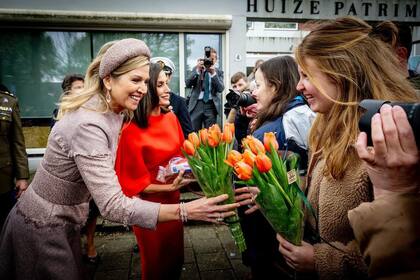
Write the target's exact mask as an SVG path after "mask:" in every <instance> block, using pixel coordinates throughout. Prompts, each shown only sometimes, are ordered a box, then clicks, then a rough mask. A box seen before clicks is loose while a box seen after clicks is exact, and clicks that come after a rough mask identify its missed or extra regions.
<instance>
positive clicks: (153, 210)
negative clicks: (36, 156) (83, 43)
mask: <svg viewBox="0 0 420 280" xmlns="http://www.w3.org/2000/svg"><path fill="white" fill-rule="evenodd" d="M149 59H150V51H149V48H148V47H147V46H146V45H145V44H144V42H143V41H140V40H137V39H123V40H120V41H117V42H115V43H114V44H113V45H112V46H111V47H109V49H107V50H106V52H105V53H104V54H103V56H100V57H98V58H97V59H95V60H94V61H93V62H92V63H91V65H90V66H89V68H88V70H87V75H86V80H85V81H86V85H85V88H84V89H83V91H81V92H80V93H78V94H73V95H69V96H66V97H64V98H63V100H62V103H61V105H60V111H59V113H58V117H59V118H60V120H59V121H58V122H57V124H56V125H55V126H54V128H53V129H52V131H51V134H50V136H49V139H48V145H47V149H46V152H45V155H44V158H43V160H42V162H41V164H40V166H39V167H38V170H37V172H36V174H35V177H34V179H33V181H32V183H31V185H30V186H29V188H28V189H27V190H26V191H25V193H24V194H22V196H21V198H20V199H19V201H18V203H17V204H16V206H15V207H14V208H13V209H12V211H11V212H10V214H9V216H8V218H7V220H6V223H5V225H4V227H3V230H2V232H1V235H0V279H66V280H67V279H81V278H83V277H84V274H83V271H82V268H81V257H82V256H81V250H80V227H81V226H82V225H83V224H84V223H85V222H86V219H87V214H88V208H89V200H90V199H91V198H93V199H94V201H95V202H96V204H97V205H98V208H99V210H100V212H101V214H102V216H104V217H105V218H107V219H109V220H112V221H116V222H119V223H123V224H126V225H138V226H141V227H144V228H149V229H153V228H155V227H156V224H157V223H158V222H164V221H170V220H180V219H181V218H182V220H185V219H186V218H188V219H194V220H205V221H212V222H217V219H218V218H220V217H222V218H223V217H226V216H230V215H233V214H234V212H232V211H229V210H232V209H234V208H235V207H237V205H236V204H229V205H218V203H219V202H221V201H223V200H225V199H227V195H221V196H218V197H215V198H210V199H206V198H201V199H198V200H194V201H191V202H188V203H185V204H181V205H180V204H159V203H154V202H149V201H144V200H141V199H139V198H138V197H134V198H128V197H126V196H125V195H124V194H123V193H122V191H121V187H120V184H119V183H118V178H117V176H116V175H115V171H114V162H115V151H116V148H117V144H118V136H119V132H120V130H121V125H122V122H123V112H129V111H133V110H135V109H136V108H137V105H138V103H139V101H140V99H141V98H142V97H143V96H144V95H145V94H146V92H147V82H148V80H149ZM178 177H179V178H177V179H175V181H174V183H173V184H174V187H175V184H178V185H179V184H182V177H181V176H178Z"/></svg>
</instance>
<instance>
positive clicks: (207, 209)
mask: <svg viewBox="0 0 420 280" xmlns="http://www.w3.org/2000/svg"><path fill="white" fill-rule="evenodd" d="M226 199H228V195H227V194H222V195H219V196H216V197H211V198H207V197H202V198H199V199H196V200H193V201H190V202H187V203H185V208H186V211H187V213H188V219H189V220H201V221H207V222H212V223H219V224H220V223H222V222H223V219H224V218H226V217H230V216H233V215H235V214H236V212H235V211H234V210H235V209H236V208H238V207H239V206H240V205H239V203H231V204H223V205H219V203H220V202H223V201H225V200H226Z"/></svg>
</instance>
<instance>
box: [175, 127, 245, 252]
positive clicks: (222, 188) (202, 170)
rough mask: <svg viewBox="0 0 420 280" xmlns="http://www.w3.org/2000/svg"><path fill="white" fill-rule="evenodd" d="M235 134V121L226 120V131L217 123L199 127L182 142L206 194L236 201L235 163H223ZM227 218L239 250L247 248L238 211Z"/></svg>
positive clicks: (230, 201)
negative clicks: (230, 122) (226, 197)
mask: <svg viewBox="0 0 420 280" xmlns="http://www.w3.org/2000/svg"><path fill="white" fill-rule="evenodd" d="M234 135H235V128H234V125H233V124H226V125H225V126H224V129H223V132H222V131H221V130H220V127H219V126H218V125H217V124H215V125H213V126H211V127H210V128H209V129H202V130H200V131H199V132H198V134H197V133H195V132H193V133H190V134H189V135H188V140H185V141H184V145H183V152H184V155H185V157H186V158H187V159H188V164H189V165H190V168H191V170H192V173H193V174H194V176H195V178H196V179H197V181H198V183H199V185H200V187H201V189H202V191H203V192H204V194H205V195H206V196H207V197H214V196H218V195H221V194H227V195H228V196H229V198H228V199H227V200H226V201H225V203H234V202H235V196H234V190H233V187H232V167H231V166H229V165H227V164H225V163H224V161H225V160H226V158H227V155H228V153H229V152H230V151H231V150H232V146H233V140H234ZM224 221H225V222H226V223H227V224H228V226H229V229H230V232H231V234H232V236H233V239H234V241H235V243H236V245H237V247H238V249H239V251H240V252H243V251H245V249H246V244H245V239H244V236H243V233H242V229H241V225H240V223H239V217H238V215H237V214H236V215H234V216H231V217H227V218H225V219H224Z"/></svg>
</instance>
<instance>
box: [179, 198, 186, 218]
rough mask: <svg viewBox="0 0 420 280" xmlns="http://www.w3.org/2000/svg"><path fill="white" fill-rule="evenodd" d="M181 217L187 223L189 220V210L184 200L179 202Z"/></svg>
mask: <svg viewBox="0 0 420 280" xmlns="http://www.w3.org/2000/svg"><path fill="white" fill-rule="evenodd" d="M179 217H180V218H181V221H182V222H183V223H186V222H187V221H188V212H187V208H186V207H185V203H184V202H181V203H180V204H179Z"/></svg>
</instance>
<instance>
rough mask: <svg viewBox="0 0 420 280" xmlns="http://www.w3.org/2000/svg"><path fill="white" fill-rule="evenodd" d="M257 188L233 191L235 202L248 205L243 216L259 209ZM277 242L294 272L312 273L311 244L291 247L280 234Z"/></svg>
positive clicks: (312, 257) (313, 265)
mask: <svg viewBox="0 0 420 280" xmlns="http://www.w3.org/2000/svg"><path fill="white" fill-rule="evenodd" d="M259 192H260V191H259V189H258V187H251V186H248V187H243V188H238V189H236V190H235V193H236V196H235V200H236V202H238V203H239V204H240V205H241V206H244V205H248V207H249V209H247V210H246V211H245V214H251V213H253V212H255V211H256V210H258V209H259V206H258V204H257V203H255V198H256V197H257V195H258V193H259ZM277 240H278V241H279V243H280V245H279V251H280V253H282V254H283V256H284V259H285V260H286V263H287V264H288V265H289V266H290V267H292V268H293V269H295V270H296V271H302V272H309V271H314V269H315V264H314V248H313V246H312V245H311V244H309V243H307V242H304V241H302V245H301V246H296V245H293V244H292V243H290V242H288V241H287V240H286V239H284V238H283V237H282V236H281V235H280V234H277Z"/></svg>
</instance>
